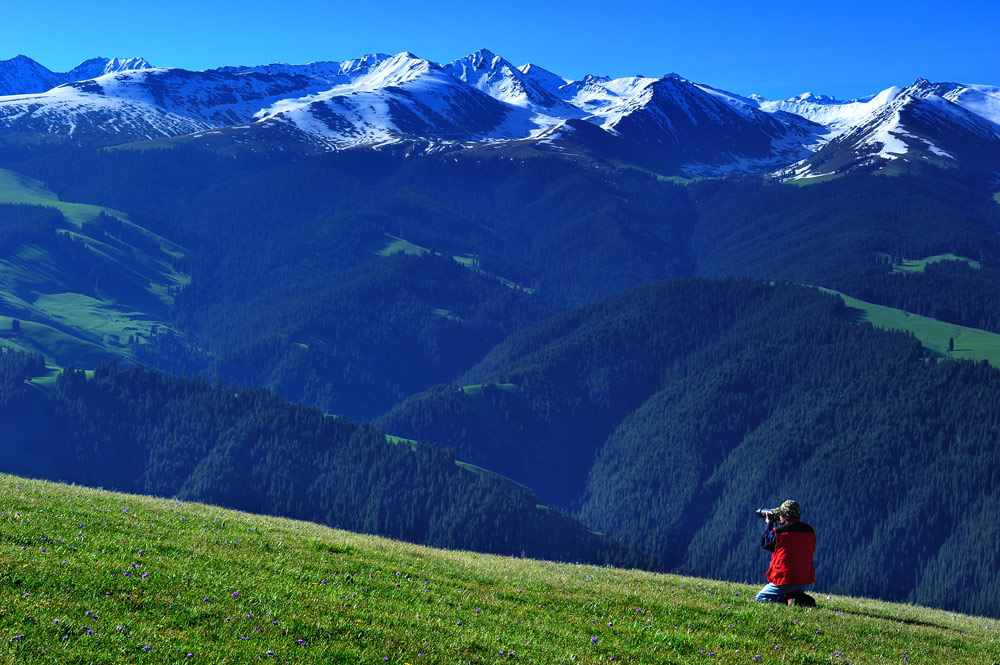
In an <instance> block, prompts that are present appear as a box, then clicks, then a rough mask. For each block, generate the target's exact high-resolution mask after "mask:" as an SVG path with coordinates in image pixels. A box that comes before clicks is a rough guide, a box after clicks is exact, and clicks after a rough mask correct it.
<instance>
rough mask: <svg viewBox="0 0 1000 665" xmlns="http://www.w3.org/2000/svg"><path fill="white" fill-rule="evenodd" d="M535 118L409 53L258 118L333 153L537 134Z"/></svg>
mask: <svg viewBox="0 0 1000 665" xmlns="http://www.w3.org/2000/svg"><path fill="white" fill-rule="evenodd" d="M533 117H534V114H533V113H531V112H529V111H527V110H525V109H523V108H520V107H518V106H515V105H512V104H507V103H504V102H502V101H500V100H498V99H495V98H494V97H492V96H490V95H488V94H486V93H484V92H481V91H480V90H479V89H478V88H476V87H473V86H470V85H467V84H465V83H464V82H462V81H459V80H458V79H456V78H455V77H453V76H452V75H451V74H449V73H448V71H447V70H446V69H445V68H443V67H442V66H441V65H438V64H436V63H433V62H430V61H429V60H423V59H421V58H418V57H416V56H415V55H413V54H411V53H400V54H398V55H395V56H392V57H389V58H386V59H384V60H382V61H380V62H379V63H378V64H377V65H375V66H374V67H371V68H368V69H366V70H364V71H360V70H359V71H358V72H357V74H356V75H354V76H351V77H350V80H349V81H348V82H346V83H343V84H341V85H336V86H334V87H332V88H329V89H327V90H323V91H320V92H317V93H314V94H309V95H305V96H302V97H297V98H290V99H282V100H279V101H277V102H275V103H274V104H272V105H270V106H268V107H265V108H263V109H261V110H260V111H259V112H258V113H257V114H256V115H255V119H256V120H257V121H258V122H260V123H263V124H264V125H265V126H271V127H273V126H276V125H281V124H284V125H287V126H290V127H292V128H294V129H295V130H297V131H298V132H300V133H301V135H302V136H304V137H308V139H309V140H312V141H315V142H317V143H319V144H323V145H326V146H329V147H331V148H345V147H356V146H363V145H381V144H384V143H394V142H399V141H403V140H407V139H421V140H431V141H437V142H448V143H451V142H462V141H476V140H484V139H515V138H522V137H524V136H526V135H528V134H530V133H531V132H532V131H536V130H537V129H538V128H537V126H536V125H535V123H534V122H533ZM285 129H287V127H286V128H285Z"/></svg>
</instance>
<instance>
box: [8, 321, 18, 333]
mask: <svg viewBox="0 0 1000 665" xmlns="http://www.w3.org/2000/svg"><path fill="white" fill-rule="evenodd" d="M10 329H11V330H13V331H14V332H20V331H21V322H20V321H18V320H17V319H11V320H10Z"/></svg>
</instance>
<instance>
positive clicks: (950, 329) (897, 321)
mask: <svg viewBox="0 0 1000 665" xmlns="http://www.w3.org/2000/svg"><path fill="white" fill-rule="evenodd" d="M820 290H821V291H826V292H827V293H835V294H837V295H839V296H840V297H841V298H843V299H844V303H845V304H846V305H847V307H848V308H849V312H850V313H851V315H853V316H855V317H857V318H858V319H859V320H862V321H868V322H870V323H871V324H873V325H875V326H877V327H879V328H885V329H887V330H905V331H907V332H911V333H913V334H914V336H916V338H917V339H919V340H920V343H921V344H923V345H924V347H926V348H927V349H929V350H931V351H933V352H934V353H936V354H938V355H940V356H944V357H946V358H964V359H969V360H985V361H987V362H988V363H989V364H991V365H993V366H994V367H1000V335H997V334H996V333H991V332H986V331H985V330H980V329H978V328H967V327H965V326H959V325H956V324H954V323H945V322H944V321H938V320H937V319H932V318H929V317H926V316H920V315H918V314H910V313H909V312H904V311H903V310H901V309H894V308H892V307H885V306H884V305H875V304H872V303H869V302H865V301H863V300H858V299H857V298H852V297H850V296H846V295H844V294H843V293H840V292H839V291H832V290H830V289H820ZM949 339H954V340H955V350H954V351H952V352H949V351H948V340H949Z"/></svg>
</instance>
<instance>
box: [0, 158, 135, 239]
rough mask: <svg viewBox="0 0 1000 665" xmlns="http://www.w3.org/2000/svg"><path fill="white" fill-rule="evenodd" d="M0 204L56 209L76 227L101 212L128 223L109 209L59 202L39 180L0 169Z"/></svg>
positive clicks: (123, 217) (118, 213)
mask: <svg viewBox="0 0 1000 665" xmlns="http://www.w3.org/2000/svg"><path fill="white" fill-rule="evenodd" d="M0 203H25V204H29V205H40V206H48V207H50V208H56V209H57V210H59V211H60V212H61V213H62V214H63V215H64V216H65V217H66V219H67V220H68V221H70V222H72V223H73V224H75V225H76V226H77V227H79V226H81V225H82V224H83V223H84V222H91V221H93V220H94V219H96V218H97V216H98V215H100V214H101V213H102V212H104V213H107V214H109V215H111V216H113V217H117V218H118V219H120V220H122V221H123V222H128V217H127V216H126V215H125V214H124V213H121V212H118V211H117V210H112V209H111V208H105V207H102V206H95V205H90V204H87V203H67V202H65V201H60V200H59V197H58V196H56V194H55V192H53V191H52V190H50V189H49V188H47V187H46V186H45V183H43V182H42V181H41V180H35V179H34V178H29V177H27V176H24V175H21V174H20V173H15V172H14V171H8V170H6V169H0Z"/></svg>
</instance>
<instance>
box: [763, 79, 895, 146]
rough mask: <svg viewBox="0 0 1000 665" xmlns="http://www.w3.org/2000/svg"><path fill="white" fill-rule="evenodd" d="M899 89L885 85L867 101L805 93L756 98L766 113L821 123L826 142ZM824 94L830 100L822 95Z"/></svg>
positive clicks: (880, 104)
mask: <svg viewBox="0 0 1000 665" xmlns="http://www.w3.org/2000/svg"><path fill="white" fill-rule="evenodd" d="M902 90H903V88H899V87H891V88H886V89H885V90H883V91H882V92H880V93H878V94H877V95H875V96H873V97H870V98H867V101H860V100H854V101H850V102H829V101H814V99H815V95H813V94H812V93H804V94H802V95H798V96H797V97H792V98H791V99H786V100H782V101H770V100H764V99H761V100H760V101H758V104H759V108H760V109H761V110H762V111H767V112H769V113H774V112H777V111H786V112H788V113H794V114H796V115H800V116H802V117H803V118H806V119H807V120H812V121H813V122H815V123H818V124H820V125H823V126H824V127H826V129H827V130H828V133H827V135H826V136H825V137H824V140H826V141H829V140H832V139H834V138H836V137H837V136H840V135H841V134H843V133H844V132H846V131H847V130H849V129H850V128H851V127H853V126H855V125H857V124H858V123H861V122H863V121H864V120H865V119H866V118H868V117H869V116H871V115H872V114H873V113H875V112H876V111H877V110H878V109H880V108H882V107H883V106H885V105H886V104H887V103H888V102H890V101H891V100H893V99H894V98H895V97H896V96H897V95H899V93H900V92H902ZM823 97H825V98H826V99H833V98H832V97H826V96H825V95H824V96H823Z"/></svg>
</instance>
